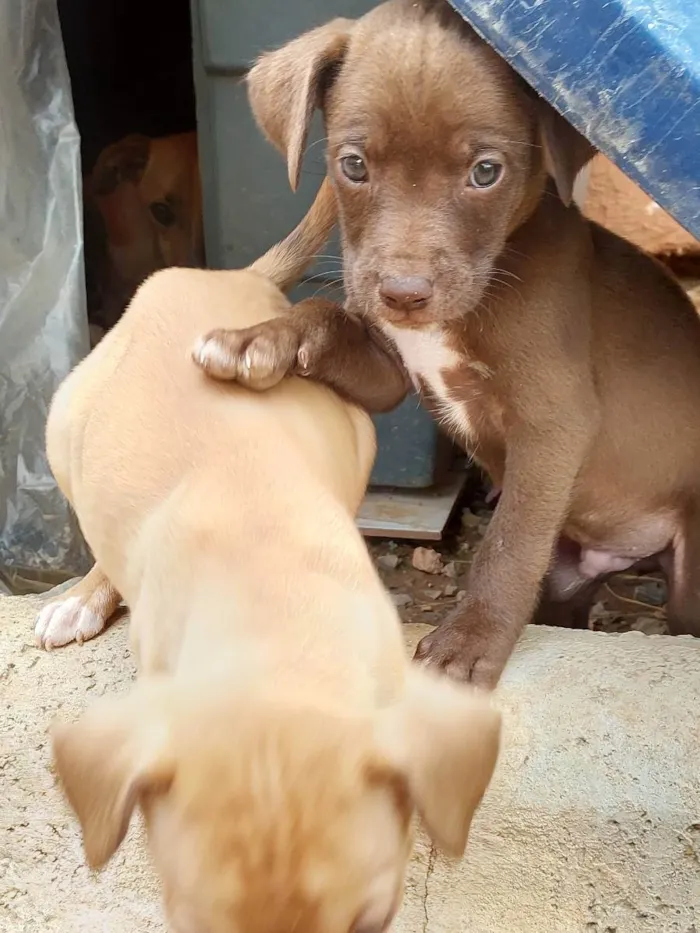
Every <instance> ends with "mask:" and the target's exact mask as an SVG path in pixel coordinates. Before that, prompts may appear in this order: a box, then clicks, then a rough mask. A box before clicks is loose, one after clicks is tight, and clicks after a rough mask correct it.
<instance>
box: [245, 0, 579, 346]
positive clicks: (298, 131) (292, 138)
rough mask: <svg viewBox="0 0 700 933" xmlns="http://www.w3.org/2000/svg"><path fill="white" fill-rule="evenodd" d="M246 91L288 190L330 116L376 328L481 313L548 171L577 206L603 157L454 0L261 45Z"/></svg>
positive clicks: (361, 280)
mask: <svg viewBox="0 0 700 933" xmlns="http://www.w3.org/2000/svg"><path fill="white" fill-rule="evenodd" d="M248 88H249V93H250V101H251V106H252V108H253V113H254V115H255V117H256V120H257V121H258V124H259V125H260V127H261V128H262V130H263V131H264V132H265V134H266V135H267V137H268V138H269V139H270V140H271V142H272V143H273V144H274V145H275V146H276V147H277V148H278V149H279V150H280V151H281V152H282V153H283V154H284V155H285V157H286V159H287V164H288V168H289V177H290V182H291V184H292V187H294V186H295V184H296V182H297V180H298V177H299V171H300V165H301V161H302V157H303V152H304V147H305V145H306V138H307V134H308V131H309V127H310V123H311V118H312V116H313V113H314V110H315V109H316V108H320V109H321V110H322V111H323V115H324V119H325V124H326V133H327V137H328V146H327V157H328V173H329V176H330V177H331V178H332V180H333V183H334V185H335V190H336V194H337V198H338V206H339V211H340V225H341V229H342V238H343V260H344V273H345V288H346V292H347V295H348V297H349V298H350V300H351V302H352V306H353V309H355V310H357V311H359V312H361V313H365V314H368V315H369V316H370V317H371V318H373V319H374V320H376V321H378V322H379V323H380V324H381V323H389V324H392V325H396V326H400V327H412V326H422V325H430V324H434V323H439V322H442V321H449V320H454V319H458V318H460V317H462V316H463V315H464V314H465V313H468V312H469V311H471V310H474V308H475V307H476V306H477V304H478V303H479V301H480V300H481V299H482V297H483V296H484V295H486V294H488V293H489V286H490V284H491V283H492V280H493V279H494V278H496V279H497V277H498V257H499V255H500V254H501V253H502V251H503V249H504V248H505V245H506V241H507V239H508V237H509V236H510V235H511V234H512V232H513V231H514V230H515V229H516V228H517V227H518V226H519V225H520V224H521V223H522V222H523V221H524V220H526V219H527V217H528V216H529V215H530V214H531V213H532V211H533V210H534V208H535V207H536V205H537V203H538V201H539V200H540V198H541V197H542V195H543V192H544V189H545V182H546V176H547V174H549V175H551V176H552V178H553V180H554V183H555V186H556V190H557V192H558V194H559V197H560V198H561V199H562V201H564V202H565V203H566V204H568V203H569V202H570V201H571V198H572V189H573V184H574V179H575V176H576V174H577V172H578V170H579V169H580V168H581V166H582V165H583V164H584V163H585V161H586V160H587V159H588V158H589V157H590V156H591V154H592V152H593V150H592V148H591V147H590V145H589V144H588V143H587V142H586V140H584V139H583V137H581V136H580V135H579V134H578V133H577V132H576V131H575V130H574V129H573V128H572V127H571V126H570V124H569V123H567V121H566V120H564V119H563V118H561V117H560V116H559V115H558V114H557V113H556V112H555V111H554V110H552V109H551V108H550V107H549V106H548V105H546V104H545V103H544V102H543V101H542V100H540V99H539V98H537V97H536V95H535V94H534V93H533V92H532V91H531V90H530V89H529V88H528V87H527V86H526V85H525V84H524V82H523V81H522V80H521V79H520V78H519V77H518V76H517V74H516V73H515V72H514V71H513V70H512V69H511V68H510V67H509V66H508V65H507V64H506V63H505V62H504V61H502V60H501V59H500V58H499V57H498V55H497V54H496V53H495V52H494V51H493V50H492V49H491V48H490V47H489V46H488V45H487V44H486V43H485V42H483V41H482V40H481V39H480V38H479V37H478V36H477V35H476V34H475V33H474V32H473V30H471V29H470V28H469V27H468V26H467V25H466V23H465V22H464V21H463V20H462V18H461V17H460V16H459V15H458V14H457V13H456V12H455V11H454V10H452V8H451V7H450V6H449V4H448V3H447V2H445V0H419V2H415V0H388V2H386V3H382V4H380V5H379V6H377V7H376V8H374V9H373V10H371V11H370V12H369V13H368V14H367V15H366V16H364V17H362V18H361V19H359V20H357V21H352V20H346V19H336V20H333V21H332V22H330V23H328V24H327V25H325V26H321V27H319V28H317V29H314V30H312V31H310V32H308V33H306V34H304V35H302V36H300V37H299V38H298V39H295V40H294V41H292V42H290V43H288V44H287V45H286V46H284V47H282V48H281V49H278V50H277V51H273V52H269V53H267V54H265V55H263V56H262V57H261V58H260V60H259V61H258V63H257V64H256V65H255V66H254V67H253V69H252V70H251V71H250V73H249V75H248Z"/></svg>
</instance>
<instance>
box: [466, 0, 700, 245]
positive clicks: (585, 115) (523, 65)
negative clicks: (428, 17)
mask: <svg viewBox="0 0 700 933" xmlns="http://www.w3.org/2000/svg"><path fill="white" fill-rule="evenodd" d="M450 2H451V3H452V5H453V6H454V7H455V9H457V10H458V12H460V13H461V14H462V16H464V18H465V19H466V20H468V22H470V23H471V25H472V26H473V27H474V28H475V29H476V30H477V32H479V33H480V34H481V35H482V36H483V37H484V38H485V39H486V40H487V41H488V42H490V44H491V45H492V46H493V47H494V48H495V49H496V50H497V51H498V52H499V53H500V54H501V55H502V57H503V58H505V59H506V60H507V61H508V62H510V64H511V65H513V67H514V68H515V69H516V70H517V71H519V72H520V74H521V75H522V76H523V77H524V78H525V80H526V81H528V82H529V83H530V84H531V85H532V86H533V87H534V88H536V90H537V91H539V93H540V94H542V96H543V97H545V98H546V99H547V100H548V101H549V102H550V103H551V104H553V105H554V106H555V107H556V108H557V109H558V110H559V111H560V112H561V113H562V114H564V116H566V117H567V118H568V119H569V120H570V122H571V123H573V124H574V126H576V127H577V128H578V129H579V130H580V131H581V132H582V133H583V134H584V135H585V136H587V137H588V139H589V140H590V141H591V142H592V143H593V144H594V145H595V146H597V147H598V148H599V149H600V150H601V151H602V152H604V153H605V154H606V155H607V156H608V157H609V158H610V159H612V160H613V161H614V162H616V163H617V165H618V166H619V167H620V168H621V169H622V170H623V171H624V172H626V173H627V174H628V175H629V176H630V177H631V178H633V179H634V180H635V181H637V182H638V184H639V185H641V187H642V188H644V190H645V191H646V192H647V193H648V194H649V195H651V197H652V198H654V200H655V201H657V202H658V203H659V204H661V205H662V206H663V207H664V208H666V210H668V211H669V212H670V213H671V214H673V216H674V217H675V218H676V219H677V220H678V221H679V223H681V224H682V225H683V226H684V227H686V229H687V230H689V231H690V232H691V233H692V234H694V236H696V237H698V238H700V0H450Z"/></svg>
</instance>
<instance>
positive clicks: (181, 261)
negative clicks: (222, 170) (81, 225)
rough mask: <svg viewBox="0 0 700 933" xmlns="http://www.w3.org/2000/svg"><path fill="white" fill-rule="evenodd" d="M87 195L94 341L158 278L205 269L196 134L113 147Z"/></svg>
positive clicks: (132, 139)
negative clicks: (174, 270)
mask: <svg viewBox="0 0 700 933" xmlns="http://www.w3.org/2000/svg"><path fill="white" fill-rule="evenodd" d="M84 195H85V252H86V271H87V278H88V314H89V318H90V322H91V324H92V325H93V327H94V331H93V342H95V339H96V338H99V337H101V336H102V335H103V334H104V332H105V331H106V330H109V328H110V327H113V326H114V324H115V323H116V322H117V320H118V319H119V317H120V316H121V314H122V313H123V311H124V309H125V308H126V306H127V304H128V302H129V301H130V300H131V298H132V296H133V294H134V292H135V291H136V289H137V288H138V286H139V285H140V284H141V283H142V282H143V281H144V280H145V279H146V278H147V277H148V276H149V275H151V274H152V273H153V272H156V271H157V270H158V269H164V268H167V267H168V266H203V265H204V241H203V229H202V192H201V185H200V178H199V164H198V157H197V134H196V133H179V134H177V135H174V136H167V137H164V138H161V139H151V138H149V137H148V136H142V135H137V134H133V135H130V136H126V137H124V139H121V140H120V141H119V142H116V143H114V144H112V145H111V146H107V148H106V149H104V150H103V151H102V152H101V154H100V156H99V158H98V159H97V162H96V164H95V166H94V168H93V170H92V172H91V173H90V175H89V176H88V177H87V178H86V179H85V184H84Z"/></svg>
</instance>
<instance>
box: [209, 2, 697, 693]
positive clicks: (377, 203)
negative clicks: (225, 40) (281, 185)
mask: <svg viewBox="0 0 700 933" xmlns="http://www.w3.org/2000/svg"><path fill="white" fill-rule="evenodd" d="M249 86H250V96H251V102H252V105H253V109H254V112H255V115H256V118H257V119H258V121H259V123H260V125H261V126H262V128H263V129H264V131H265V132H266V133H267V135H268V136H269V138H270V139H271V140H272V142H273V143H275V145H276V146H278V147H279V148H280V149H281V150H282V151H283V152H285V153H286V155H287V159H288V161H289V165H290V173H291V177H292V179H294V178H295V177H296V174H297V173H298V169H299V163H300V159H301V154H302V149H303V145H304V140H305V137H306V133H307V130H308V125H309V118H310V116H311V113H312V111H313V109H314V106H315V105H317V104H318V105H320V106H321V107H322V109H323V112H324V116H325V120H326V129H327V134H328V165H329V173H330V175H331V177H332V179H333V181H334V184H335V188H336V193H337V196H338V201H339V208H340V220H341V228H342V237H343V244H344V258H345V279H346V289H347V295H348V308H349V311H350V312H352V313H351V314H350V315H349V316H348V317H347V318H346V319H345V323H344V324H341V321H340V319H339V317H338V315H337V314H335V313H334V312H333V311H332V309H330V308H329V307H328V306H323V305H318V306H315V307H311V308H309V307H307V309H306V311H307V313H306V314H304V313H302V312H303V311H304V309H299V313H296V312H295V313H294V314H293V315H292V316H291V317H290V318H289V319H285V320H283V321H279V322H278V321H276V322H271V323H270V324H269V325H266V326H264V327H263V328H261V329H259V330H253V331H250V332H247V333H241V334H235V333H234V334H229V335H226V334H217V335H213V339H212V341H211V346H210V348H209V350H207V352H204V353H202V354H200V357H201V359H200V362H201V364H202V365H204V366H206V367H208V369H209V371H210V372H211V373H212V374H213V375H218V376H220V377H223V378H230V377H233V378H236V371H235V360H236V359H237V358H238V357H239V356H240V354H241V352H242V351H243V350H246V351H247V352H248V354H249V355H251V353H254V349H255V344H256V341H257V340H264V341H265V346H266V354H267V360H268V364H269V359H270V354H271V348H272V346H273V345H274V342H275V340H278V341H279V348H278V357H277V361H278V377H279V378H281V376H282V375H283V374H284V373H286V372H300V371H303V372H305V373H307V374H309V375H311V376H314V377H316V378H319V379H321V380H324V381H326V382H327V383H329V384H330V385H333V386H335V387H336V388H338V389H339V390H340V391H342V392H344V393H345V395H346V396H347V397H350V398H352V397H354V396H355V394H356V393H357V392H358V385H359V386H360V387H361V388H362V395H363V399H364V401H365V403H367V402H368V401H369V400H368V399H367V398H366V392H365V391H364V387H362V386H361V383H362V360H363V359H374V358H375V356H376V354H377V353H379V352H381V349H380V346H381V344H382V342H383V343H384V345H385V346H388V347H389V352H390V353H393V354H394V355H395V356H396V357H397V358H399V357H400V359H401V360H402V362H403V366H404V367H405V370H406V371H407V372H408V373H409V374H410V377H411V378H412V379H413V381H414V382H415V383H416V384H417V385H418V386H419V387H420V389H421V390H422V392H423V394H424V397H425V399H426V401H427V403H428V404H429V405H430V406H431V408H432V410H433V411H434V412H435V414H436V416H437V417H438V418H439V419H440V420H441V421H442V423H443V424H444V425H445V427H446V428H447V429H448V430H449V431H450V433H451V434H452V435H453V437H455V438H456V439H457V440H458V441H459V442H461V443H462V444H463V445H464V446H465V447H466V448H467V449H468V450H469V451H471V452H472V453H473V454H474V456H475V458H476V459H477V460H478V462H479V463H480V464H481V465H482V466H483V467H484V468H485V469H486V471H487V472H488V473H489V475H490V477H491V479H492V480H493V482H494V484H495V485H496V486H497V487H499V488H500V489H501V490H502V491H501V496H500V501H499V503H498V506H497V508H496V512H495V515H494V517H493V520H492V522H491V525H490V527H489V529H488V531H487V533H486V536H485V538H484V541H483V543H482V546H481V548H480V549H479V551H478V553H477V555H476V557H475V560H474V563H473V566H472V569H471V575H470V580H469V595H468V598H467V599H466V600H465V601H464V603H462V604H460V607H459V608H458V610H457V612H456V614H455V615H454V616H453V618H452V619H451V620H450V621H448V622H446V623H445V624H444V625H442V626H441V627H440V628H439V629H438V630H437V631H436V632H435V633H433V634H431V635H430V636H428V637H427V638H426V639H424V640H423V642H422V643H421V645H420V646H419V648H418V652H417V654H418V657H419V658H423V659H425V660H426V662H429V663H430V664H432V665H435V666H438V667H441V668H444V669H446V670H447V671H448V672H449V673H450V674H452V675H453V676H455V677H458V678H465V679H467V678H470V679H472V680H473V681H475V682H478V683H481V684H488V685H491V684H493V683H495V681H496V680H497V678H498V677H499V675H500V673H501V671H502V668H503V666H504V664H505V662H506V660H507V658H508V656H509V654H510V652H511V650H512V648H513V645H514V643H515V641H516V639H517V638H518V635H519V633H520V632H521V630H522V628H523V626H524V625H525V623H526V622H527V621H528V620H529V619H531V618H532V617H533V614H534V613H535V612H536V610H537V607H538V602H539V604H540V609H539V615H538V618H539V619H540V620H542V621H547V622H550V623H558V624H571V623H573V624H577V625H581V626H585V625H586V621H587V616H588V609H589V605H590V601H591V598H592V595H593V593H594V592H595V590H596V588H597V587H598V585H599V583H600V580H601V579H602V578H604V577H605V575H607V574H609V573H610V572H613V571H615V570H622V569H624V568H627V567H632V566H634V565H636V564H637V563H638V562H639V561H640V560H642V559H647V558H649V559H651V561H652V562H656V563H658V562H659V561H660V562H661V564H662V566H663V568H664V569H665V571H666V572H667V574H668V579H669V586H670V602H669V620H670V625H671V628H672V630H673V631H674V632H678V633H680V632H692V633H694V634H698V633H700V520H699V513H700V428H698V419H697V412H696V409H697V399H698V398H700V323H699V322H698V319H697V317H696V315H695V312H694V310H693V308H692V306H691V304H690V303H689V301H688V300H687V298H686V297H685V295H684V294H683V292H682V290H681V288H680V287H679V286H678V285H677V284H676V283H675V282H674V281H673V280H672V279H671V278H670V277H669V276H668V275H667V274H666V273H665V272H664V270H663V269H662V268H661V267H660V266H659V265H658V264H657V263H656V262H655V261H653V260H652V259H650V258H648V257H647V256H645V255H643V254H642V253H641V252H639V251H638V250H637V249H635V248H633V247H632V246H630V245H629V244H627V243H626V242H625V241H623V240H621V239H619V238H618V237H616V236H614V235H612V234H610V233H608V232H606V231H605V230H603V229H602V228H600V227H598V226H596V225H595V224H591V223H588V222H586V221H585V220H584V219H583V218H582V217H581V215H580V213H579V211H578V210H577V209H576V208H575V207H573V206H571V204H570V202H571V193H572V186H573V182H574V178H575V176H576V173H577V170H578V169H579V168H580V167H581V166H582V165H583V164H584V163H585V161H586V159H587V158H588V157H589V155H590V154H591V149H590V147H589V146H588V144H587V143H585V141H584V140H582V138H581V137H580V136H578V134H576V133H575V131H574V130H573V129H572V128H571V127H570V126H569V124H568V123H566V122H565V121H564V120H562V119H561V118H559V117H558V116H557V115H556V114H555V113H554V111H552V110H551V109H550V108H548V107H547V106H546V105H545V104H544V103H543V102H542V101H540V100H539V99H536V98H535V96H534V95H533V93H532V92H531V91H530V90H529V89H528V88H527V87H526V86H525V85H524V84H523V83H522V82H521V81H520V79H519V78H518V77H517V76H516V75H515V73H514V72H513V71H511V70H510V69H509V68H508V66H507V65H506V64H504V62H503V61H502V60H501V59H499V58H498V56H497V55H496V54H495V53H494V52H493V51H492V50H491V49H489V47H488V46H487V45H486V44H485V43H484V42H482V41H481V40H480V39H479V38H478V37H477V36H476V35H475V34H474V33H473V32H472V31H471V30H470V29H469V27H468V26H467V25H466V24H464V23H463V21H462V20H461V19H460V17H459V16H457V14H455V13H453V12H452V11H451V9H450V8H449V7H448V5H447V3H443V2H439V0H420V2H415V0H390V2H388V3H385V4H383V5H382V6H380V7H378V8H376V9H375V10H373V11H372V12H371V13H369V14H368V15H367V16H366V17H364V18H363V19H361V20H359V21H357V22H350V21H346V20H334V21H333V22H332V23H329V24H328V25H327V26H323V27H321V28H319V29H316V30H314V31H312V32H310V33H308V34H306V35H304V36H302V37H301V38H299V39H297V40H295V41H294V42H291V43H290V44H289V45H287V46H285V47H284V48H282V49H281V50H279V51H277V52H272V53H269V54H267V55H264V56H263V57H262V58H261V60H260V61H259V63H258V64H257V65H256V66H255V67H254V68H253V70H252V72H251V74H250V78H249ZM360 317H361V318H362V319H363V320H364V322H365V323H366V325H367V327H366V349H365V351H360V352H359V353H358V348H359V344H360V341H359V340H358V338H357V336H356V334H357V329H358V327H360V323H359V318H360ZM344 331H347V332H349V333H350V334H352V335H353V339H354V343H352V344H351V343H350V342H349V341H348V340H346V338H345V336H344ZM205 347H206V345H205ZM290 347H293V348H295V349H300V353H301V354H303V361H298V360H297V359H296V356H295V354H293V353H290V352H289V348H290ZM215 348H216V349H217V350H218V354H217V356H216V358H215V354H214V349H215ZM362 352H364V353H365V356H364V357H363V356H362ZM226 353H228V354H229V360H230V361H231V362H232V363H233V364H234V365H228V364H226V362H225V360H226ZM216 359H218V360H222V361H224V365H221V366H217V365H216ZM268 372H269V365H268ZM393 379H394V380H395V382H394V385H396V380H397V379H398V376H397V371H396V372H395V373H394V375H393ZM400 394H401V393H400V391H398V392H397V393H396V395H395V400H396V399H398V398H399V397H400ZM387 401H388V397H384V398H383V399H381V400H380V403H381V404H386V403H387ZM641 417H643V419H644V421H643V424H644V426H643V427H642V426H641V423H640V418H641ZM548 571H549V572H548ZM543 581H544V587H543Z"/></svg>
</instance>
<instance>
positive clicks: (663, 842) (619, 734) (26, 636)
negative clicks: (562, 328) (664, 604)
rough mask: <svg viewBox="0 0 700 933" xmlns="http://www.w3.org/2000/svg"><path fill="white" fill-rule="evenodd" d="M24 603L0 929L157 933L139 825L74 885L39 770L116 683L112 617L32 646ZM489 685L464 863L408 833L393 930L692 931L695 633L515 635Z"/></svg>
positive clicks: (4, 616)
mask: <svg viewBox="0 0 700 933" xmlns="http://www.w3.org/2000/svg"><path fill="white" fill-rule="evenodd" d="M36 607H37V601H36V600H35V599H10V598H0V709H1V710H2V717H3V718H2V728H1V729H0V782H1V783H0V787H1V789H2V793H1V794H0V797H1V800H0V933H6V931H7V933H10V931H12V933H33V931H35V930H36V931H37V933H38V931H41V933H82V931H86V933H87V931H89V933H94V931H95V930H99V931H100V933H125V931H128V930H135V931H136V930H138V931H139V933H162V931H164V929H165V928H164V925H163V922H162V918H161V912H160V906H159V899H158V892H157V888H156V885H155V883H154V879H153V877H152V874H151V872H150V870H149V867H148V861H147V858H146V856H145V854H144V852H143V848H142V844H141V843H142V839H141V834H140V828H139V827H135V831H132V832H131V833H130V835H129V838H128V840H127V842H126V844H125V845H124V846H123V847H122V849H120V851H119V852H118V853H117V856H116V857H115V859H114V861H113V863H112V864H111V865H110V866H109V868H108V869H107V870H106V871H105V872H103V873H102V874H100V875H98V876H94V875H92V874H91V873H90V872H89V871H88V869H87V868H85V865H84V862H83V855H82V851H81V846H80V839H79V835H78V832H77V827H76V824H75V822H74V821H73V818H72V816H71V814H70V813H69V812H68V810H67V808H66V807H65V805H64V803H63V798H62V797H61V795H60V794H59V792H58V791H57V789H56V788H55V787H54V785H53V778H52V776H51V774H50V772H49V769H48V761H49V749H48V743H47V739H46V736H45V734H44V733H45V729H46V726H47V725H48V722H49V721H50V719H51V717H52V716H53V714H54V713H55V712H56V711H57V710H58V709H59V708H63V709H64V711H66V712H69V711H73V710H75V711H77V710H79V709H81V708H82V707H83V706H84V705H85V703H86V702H87V701H88V699H89V698H90V697H94V696H96V695H98V694H100V693H103V692H105V691H109V692H116V691H119V690H126V689H128V686H129V683H130V681H131V679H132V676H133V668H132V664H131V661H130V658H129V652H128V648H127V639H126V625H124V624H123V623H121V624H118V625H117V626H116V627H115V628H114V629H113V630H112V631H110V632H108V633H106V634H104V635H103V636H102V637H100V638H97V639H96V640H95V641H93V642H89V643H88V644H87V645H85V646H83V647H82V648H79V647H76V646H71V647H69V648H67V649H62V650H60V651H56V652H54V653H52V654H43V653H41V652H38V651H37V650H36V649H35V647H34V644H33V618H34V614H35V612H36ZM427 628H428V627H427V626H406V635H407V639H408V641H409V644H410V645H413V644H415V642H416V641H417V639H418V637H420V635H421V634H423V632H424V631H426V630H427ZM501 692H502V696H503V701H504V704H505V706H506V747H505V749H504V753H503V757H502V760H501V764H500V766H499V770H498V773H497V777H496V780H495V782H494V784H493V785H492V787H491V790H490V791H489V793H488V795H487V799H486V800H485V802H484V805H483V807H482V809H481V811H480V814H479V816H478V819H477V821H476V824H475V827H474V831H473V834H472V839H471V846H470V851H469V854H468V857H467V858H466V859H465V860H464V861H463V862H461V863H456V864H452V863H449V862H448V861H447V860H445V859H443V858H442V857H440V856H437V855H436V854H435V853H434V852H433V851H432V850H431V848H430V846H429V844H428V843H427V841H426V840H425V839H424V838H422V837H421V838H420V839H419V844H418V849H417V853H416V857H415V859H414V861H413V863H412V865H411V868H410V872H409V879H408V889H407V894H406V900H405V904H404V908H403V910H402V912H401V915H400V917H399V919H398V921H397V923H396V926H395V933H462V931H464V933H467V931H468V933H579V931H581V933H700V640H698V641H695V640H693V639H686V638H683V639H671V638H665V637H661V636H654V637H647V636H644V635H638V634H630V635H594V634H590V633H585V632H584V633H578V632H569V631H564V630H561V629H542V628H531V629H530V630H529V631H528V632H527V634H526V636H525V637H524V638H523V640H522V642H521V644H520V646H519V648H518V650H517V652H516V654H515V656H514V658H513V660H512V662H511V664H510V666H509V668H508V671H507V673H506V676H505V681H504V685H503V688H502V691H501Z"/></svg>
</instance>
